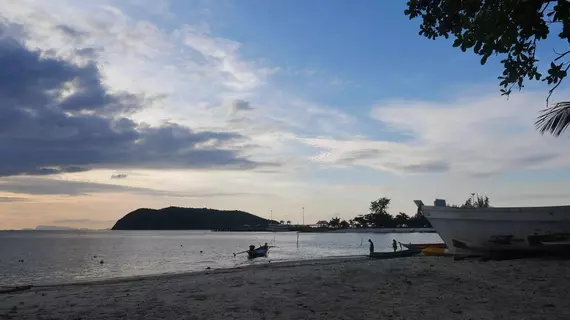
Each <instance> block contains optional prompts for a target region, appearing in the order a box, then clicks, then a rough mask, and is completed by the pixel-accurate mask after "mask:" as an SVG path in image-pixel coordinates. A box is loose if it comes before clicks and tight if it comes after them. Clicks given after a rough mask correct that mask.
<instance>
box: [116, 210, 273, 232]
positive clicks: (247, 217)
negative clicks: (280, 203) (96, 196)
mask: <svg viewBox="0 0 570 320" xmlns="http://www.w3.org/2000/svg"><path fill="white" fill-rule="evenodd" d="M270 222H273V223H276V221H271V220H267V219H263V218H261V217H258V216H256V215H253V214H251V213H247V212H244V211H224V210H215V209H207V208H201V209H199V208H180V207H168V208H164V209H160V210H155V209H137V210H135V211H133V212H130V213H128V214H127V215H126V216H124V217H122V218H121V219H119V221H117V223H115V225H114V226H113V228H112V229H113V230H210V229H231V228H240V227H243V226H244V225H249V226H252V227H256V226H259V227H260V228H267V226H268V224H269V223H270Z"/></svg>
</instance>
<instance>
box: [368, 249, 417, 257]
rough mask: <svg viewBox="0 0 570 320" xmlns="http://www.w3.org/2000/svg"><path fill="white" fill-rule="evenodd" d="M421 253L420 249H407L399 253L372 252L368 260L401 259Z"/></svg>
mask: <svg viewBox="0 0 570 320" xmlns="http://www.w3.org/2000/svg"><path fill="white" fill-rule="evenodd" d="M421 252H422V250H421V249H416V248H414V249H408V250H401V251H394V252H372V253H371V254H370V258H374V259H392V258H403V257H411V256H415V255H417V254H420V253H421Z"/></svg>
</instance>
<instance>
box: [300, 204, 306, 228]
mask: <svg viewBox="0 0 570 320" xmlns="http://www.w3.org/2000/svg"><path fill="white" fill-rule="evenodd" d="M301 210H302V211H303V225H305V207H301Z"/></svg>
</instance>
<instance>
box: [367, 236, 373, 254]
mask: <svg viewBox="0 0 570 320" xmlns="http://www.w3.org/2000/svg"><path fill="white" fill-rule="evenodd" d="M368 242H370V253H373V252H374V242H372V240H370V239H368Z"/></svg>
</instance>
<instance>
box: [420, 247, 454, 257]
mask: <svg viewBox="0 0 570 320" xmlns="http://www.w3.org/2000/svg"><path fill="white" fill-rule="evenodd" d="M422 253H423V254H424V256H452V255H453V253H451V251H449V249H447V248H432V247H428V248H425V249H423V250H422Z"/></svg>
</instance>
